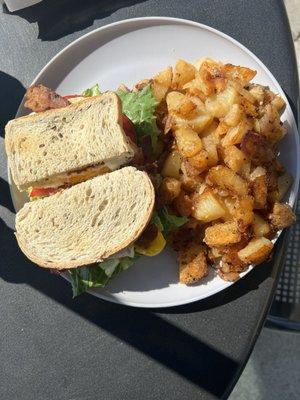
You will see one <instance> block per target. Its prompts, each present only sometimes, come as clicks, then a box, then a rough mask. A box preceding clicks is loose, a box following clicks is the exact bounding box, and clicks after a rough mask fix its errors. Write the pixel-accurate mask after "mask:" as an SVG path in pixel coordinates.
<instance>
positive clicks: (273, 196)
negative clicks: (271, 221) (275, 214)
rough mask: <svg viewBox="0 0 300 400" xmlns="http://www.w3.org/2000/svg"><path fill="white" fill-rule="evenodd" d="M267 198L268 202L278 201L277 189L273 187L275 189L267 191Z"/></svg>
mask: <svg viewBox="0 0 300 400" xmlns="http://www.w3.org/2000/svg"><path fill="white" fill-rule="evenodd" d="M267 200H268V202H269V203H273V204H274V203H276V202H278V201H279V190H278V189H275V190H271V191H270V192H268V196H267Z"/></svg>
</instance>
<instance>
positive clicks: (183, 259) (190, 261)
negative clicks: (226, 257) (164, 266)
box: [179, 243, 208, 285]
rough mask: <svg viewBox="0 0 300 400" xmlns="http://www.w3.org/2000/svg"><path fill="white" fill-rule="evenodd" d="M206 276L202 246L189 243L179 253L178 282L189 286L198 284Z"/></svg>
mask: <svg viewBox="0 0 300 400" xmlns="http://www.w3.org/2000/svg"><path fill="white" fill-rule="evenodd" d="M207 274H208V266H207V261H206V255H205V249H204V246H202V245H200V244H196V243H191V244H190V245H189V246H187V247H186V248H184V249H183V250H181V251H180V252H179V282H181V283H184V284H186V285H189V284H192V283H195V282H198V281H199V280H200V279H202V278H203V277H204V276H206V275H207Z"/></svg>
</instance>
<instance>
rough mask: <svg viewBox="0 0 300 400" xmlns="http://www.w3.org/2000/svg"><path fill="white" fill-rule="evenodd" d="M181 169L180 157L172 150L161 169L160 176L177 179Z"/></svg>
mask: <svg viewBox="0 0 300 400" xmlns="http://www.w3.org/2000/svg"><path fill="white" fill-rule="evenodd" d="M180 168H181V156H180V154H179V152H178V151H176V150H174V151H172V153H170V154H169V156H168V157H167V159H166V161H165V163H164V166H163V168H162V171H161V174H162V176H164V177H167V176H169V177H171V178H176V179H179V176H180Z"/></svg>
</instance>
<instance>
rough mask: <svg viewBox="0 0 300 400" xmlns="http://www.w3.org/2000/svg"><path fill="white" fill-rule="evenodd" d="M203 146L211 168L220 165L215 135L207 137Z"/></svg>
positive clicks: (203, 139)
mask: <svg viewBox="0 0 300 400" xmlns="http://www.w3.org/2000/svg"><path fill="white" fill-rule="evenodd" d="M202 144H203V147H204V149H205V150H206V152H207V156H208V159H207V164H208V166H209V167H213V166H215V165H217V164H218V161H219V157H218V151H217V145H216V140H215V138H214V136H213V135H210V136H205V137H203V138H202Z"/></svg>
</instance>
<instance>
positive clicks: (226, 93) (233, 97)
mask: <svg viewBox="0 0 300 400" xmlns="http://www.w3.org/2000/svg"><path fill="white" fill-rule="evenodd" d="M239 102H240V97H239V94H238V92H237V91H236V90H235V89H234V88H233V87H230V86H228V87H227V88H226V89H225V90H223V92H220V93H217V94H215V95H213V96H210V97H209V98H207V100H206V101H205V106H206V108H207V110H208V112H209V113H210V114H211V115H212V116H213V117H216V118H222V117H225V115H226V114H227V113H228V112H229V110H230V108H231V106H232V105H233V104H235V103H237V104H238V103H239Z"/></svg>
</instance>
